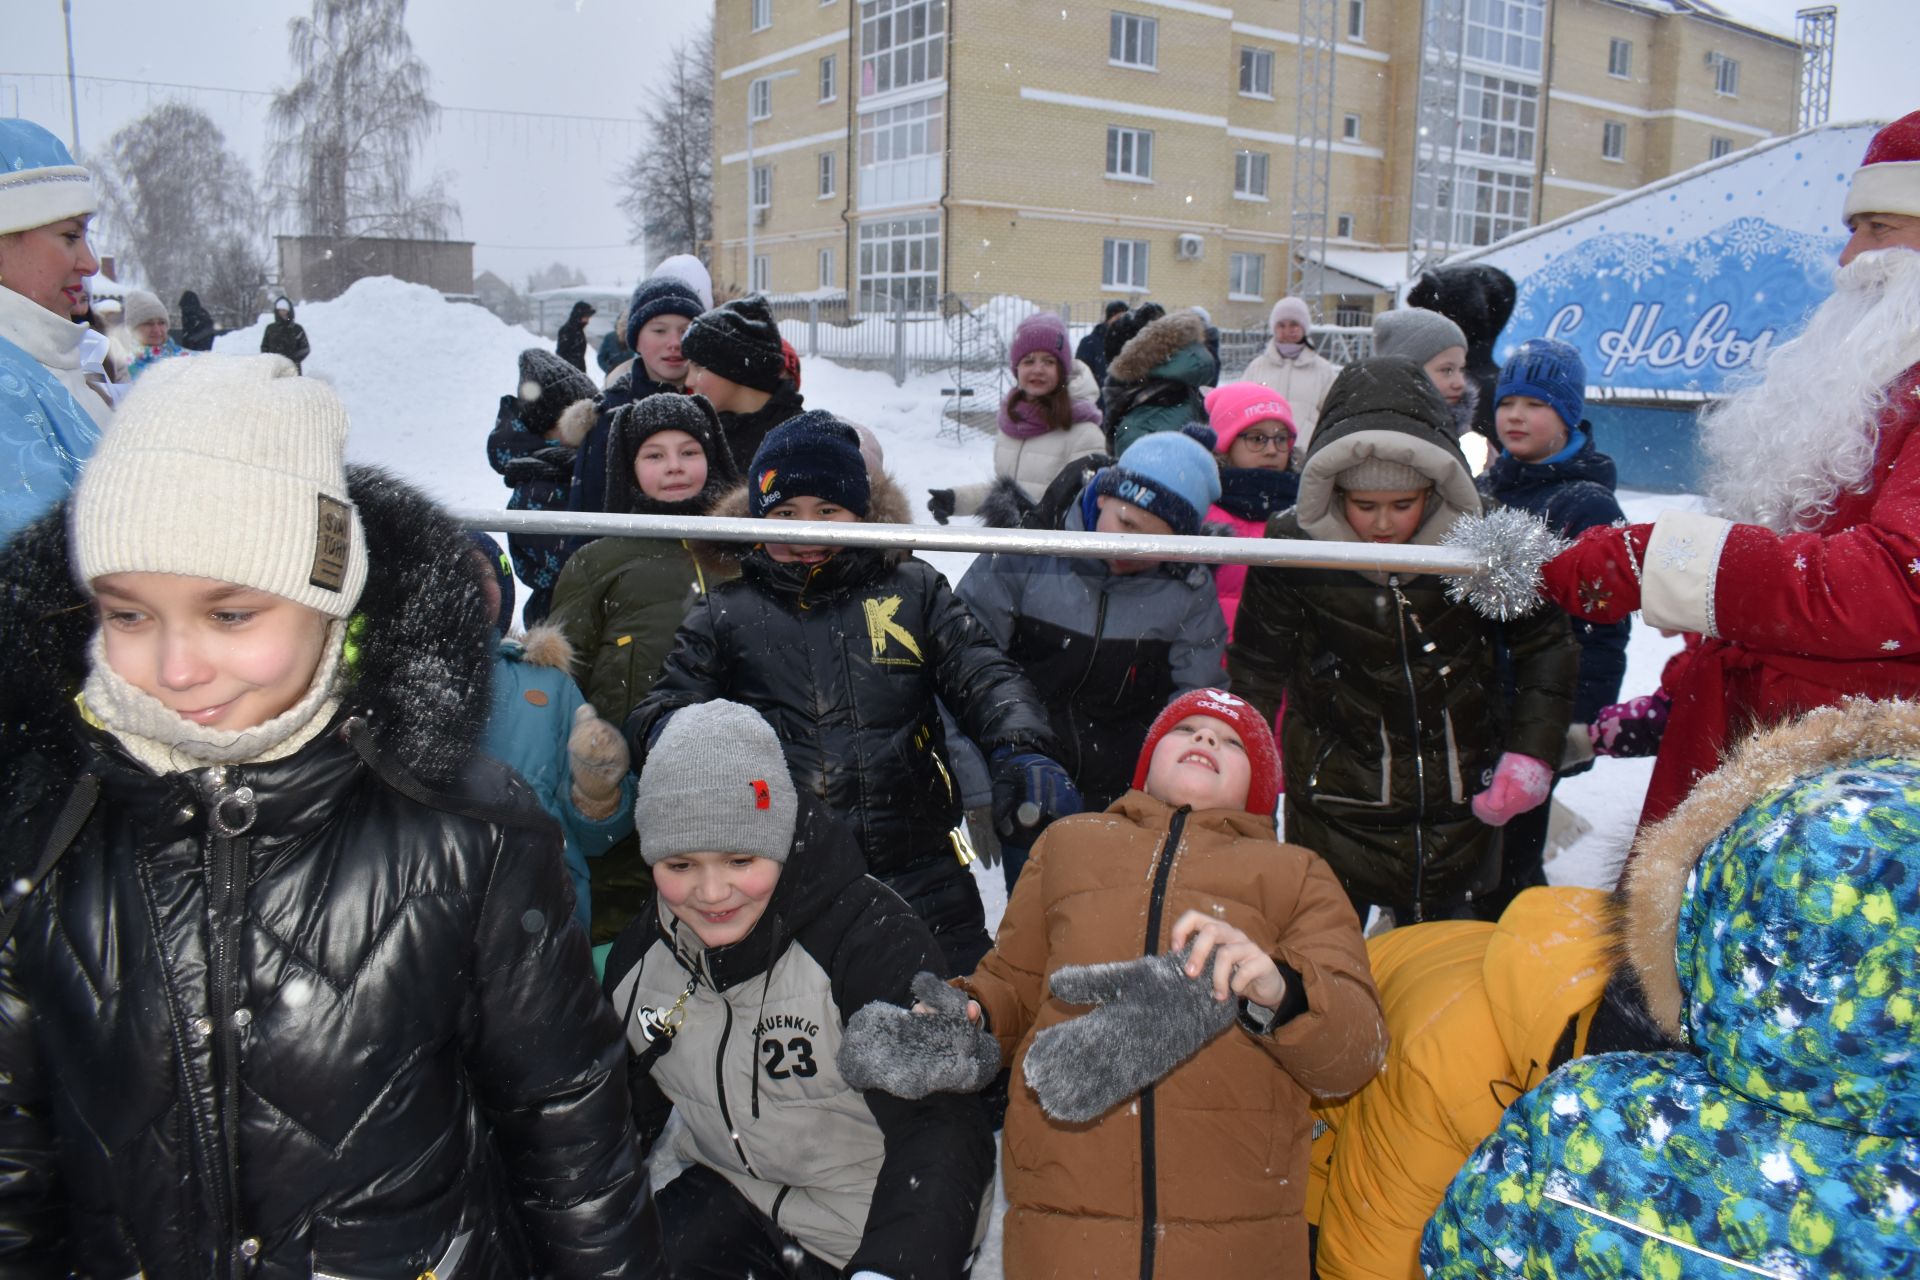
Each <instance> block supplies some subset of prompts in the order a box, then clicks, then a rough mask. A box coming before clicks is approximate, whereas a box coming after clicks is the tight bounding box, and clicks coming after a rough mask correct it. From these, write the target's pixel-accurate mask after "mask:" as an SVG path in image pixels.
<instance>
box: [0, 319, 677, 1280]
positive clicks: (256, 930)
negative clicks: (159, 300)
mask: <svg viewBox="0 0 1920 1280" xmlns="http://www.w3.org/2000/svg"><path fill="white" fill-rule="evenodd" d="M346 438H347V417H346V412H345V410H344V408H343V407H342V406H341V404H340V402H339V400H338V399H337V398H336V397H335V395H334V394H333V392H332V391H331V390H329V389H328V388H327V387H326V386H325V385H324V384H321V383H318V382H314V381H312V380H309V379H303V378H298V377H296V376H294V372H293V369H292V367H291V366H290V365H288V364H287V363H286V362H285V361H284V360H279V359H274V358H269V357H260V356H245V357H234V356H218V355H209V356H205V357H201V358H197V359H193V360H175V361H170V362H167V363H165V364H162V365H160V366H158V367H157V368H155V369H154V370H153V371H152V372H151V373H150V374H149V375H148V376H147V377H146V378H145V379H144V380H143V381H142V383H141V385H140V386H139V387H137V388H136V389H135V390H134V392H133V394H132V395H130V396H129V397H128V398H127V400H126V402H125V403H124V404H123V405H122V406H121V408H120V411H119V413H118V415H117V416H116V418H115V421H114V427H113V430H112V431H111V432H109V433H108V435H107V436H106V438H105V439H103V440H102V442H101V444H100V447H99V450H98V451H97V452H96V453H95V454H94V456H93V459H92V460H91V462H90V463H89V464H88V467H87V470H86V472H85V473H84V475H83V476H82V477H81V480H80V483H79V486H78V487H77V489H76V490H75V492H74V495H73V497H72V499H71V501H70V502H69V503H68V504H66V505H65V506H63V507H62V508H60V509H58V510H56V511H55V512H53V513H52V514H50V515H48V516H47V517H45V518H44V519H42V520H40V521H39V522H37V523H36V524H34V525H33V526H31V527H30V528H28V529H27V530H26V531H24V532H23V533H22V534H21V535H20V536H19V537H17V538H16V539H15V540H14V541H13V542H11V543H10V544H9V545H8V547H7V548H6V551H5V553H4V555H0V580H3V581H4V589H3V590H0V602H4V603H0V644H4V645H5V647H6V651H7V652H9V653H11V654H14V655H16V656H18V657H20V658H21V660H22V661H23V662H24V663H26V664H27V665H26V668H24V669H30V670H31V672H32V673H33V675H32V678H26V679H14V680H9V681H7V682H5V687H4V689H0V700H3V701H4V705H0V718H3V719H4V722H5V723H6V724H7V725H8V726H9V732H8V734H7V738H6V743H5V747H4V751H0V824H4V836H3V837H0V848H4V849H5V850H6V851H7V854H6V856H7V858H8V859H9V860H10V861H11V863H12V865H11V866H10V867H9V868H7V869H6V871H5V873H4V874H5V876H6V878H7V882H8V883H16V884H17V883H19V882H20V881H25V883H26V884H27V885H29V886H30V887H29V888H27V889H26V890H25V891H24V892H21V893H19V894H16V895H14V896H13V897H12V898H10V902H11V905H10V906H9V908H8V910H7V911H6V912H5V914H4V916H0V934H4V939H3V940H4V945H0V990H4V992H5V997H4V999H5V1005H6V1016H5V1017H4V1019H0V1111H4V1115H5V1120H4V1144H5V1147H6V1151H7V1157H6V1159H7V1164H8V1167H9V1169H10V1176H9V1179H8V1186H7V1192H6V1194H5V1195H4V1196H0V1227H3V1229H0V1235H4V1237H5V1239H6V1241H7V1247H6V1251H7V1253H8V1256H9V1259H10V1264H11V1266H12V1267H14V1268H24V1269H27V1270H32V1271H34V1272H44V1273H46V1274H56V1273H57V1274H68V1273H73V1274H81V1275H114V1276H120V1275H135V1274H141V1273H144V1274H147V1275H161V1274H189V1273H192V1274H221V1275H236V1274H241V1273H243V1272H246V1271H248V1270H252V1269H258V1270H259V1271H260V1273H261V1274H268V1275H301V1276H305V1275H310V1274H314V1273H317V1272H318V1273H333V1274H344V1275H367V1274H374V1273H377V1272H379V1271H380V1270H381V1269H382V1268H383V1267H385V1268H391V1267H393V1266H395V1265H397V1264H398V1263H400V1262H403V1263H404V1266H405V1267H406V1269H407V1270H408V1271H409V1272H412V1271H415V1270H429V1269H431V1270H435V1271H437V1272H439V1273H441V1274H449V1275H460V1276H474V1277H506V1276H519V1275H529V1274H539V1275H557V1276H575V1277H581V1278H582V1280H585V1278H586V1277H590V1276H593V1277H598V1276H607V1275H613V1274H624V1275H632V1276H653V1275H655V1274H656V1266H655V1256H656V1250H657V1247H658V1246H657V1242H656V1240H655V1238H654V1237H655V1231H656V1228H655V1226H654V1224H653V1222H652V1220H651V1211H650V1209H649V1208H648V1207H647V1190H646V1182H645V1171H644V1169H643V1168H642V1167H641V1165H640V1162H639V1160H638V1158H637V1151H636V1150H635V1143H634V1135H633V1127H632V1119H631V1114H630V1111H629V1109H628V1107H627V1106H626V1099H625V1097H624V1094H623V1089H622V1085H623V1083H624V1081H623V1078H622V1075H621V1070H620V1068H621V1066H622V1065H623V1063H622V1059H623V1055H622V1052H621V1042H620V1027H619V1024H618V1022H617V1021H616V1020H615V1019H614V1017H613V1016H612V1011H611V1010H610V1009H608V1008H607V1006H606V1004H605V1001H604V1000H603V999H602V997H601V994H600V992H599V991H598V990H597V988H596V986H595V984H594V981H593V974H592V968H591V962H590V959H589V956H588V952H587V940H586V935H585V934H584V933H582V932H581V930H580V929H579V928H578V927H577V926H576V925H575V924H574V922H573V920H572V918H571V912H570V909H569V908H570V895H569V894H568V891H567V882H566V876H565V872H564V869H563V866H562V862H561V856H560V855H561V842H560V839H559V835H558V832H557V831H556V830H555V829H554V826H553V823H552V820H551V819H549V818H548V817H547V816H546V814H544V813H542V812H541V811H540V809H539V806H538V805H537V804H535V802H534V800H533V797H532V796H531V795H530V794H529V793H528V791H527V790H526V788H525V787H524V786H523V785H522V784H521V783H520V782H519V780H518V779H516V778H515V777H514V776H513V775H512V774H511V773H510V772H508V771H507V770H506V769H504V768H503V767H501V766H500V765H498V764H496V763H494V762H492V761H487V760H483V759H481V758H480V757H479V756H478V755H477V754H475V752H474V745H475V744H476V743H477V742H478V741H479V739H480V737H481V729H482V727H483V723H484V719H485V716H486V714H487V709H488V706H489V697H488V680H489V675H490V672H491V670H492V646H493V637H494V631H493V627H492V620H491V619H490V618H488V617H487V616H486V615H485V613H484V610H483V606H482V603H481V597H480V593H479V592H478V591H476V590H475V589H474V580H473V578H472V577H471V576H470V575H469V574H467V573H465V572H463V571H462V570H463V566H464V565H465V563H466V562H467V559H468V557H469V554H470V553H469V549H468V548H469V545H470V544H469V543H468V541H467V539H466V537H465V535H464V534H462V533H461V532H460V530H459V529H458V528H456V527H455V526H454V525H453V523H452V522H451V521H450V520H449V519H448V518H447V517H446V516H445V515H444V514H443V513H441V512H440V511H439V510H438V509H437V508H436V507H435V506H434V504H433V503H432V501H431V500H429V499H428V498H427V497H426V496H425V495H423V494H421V493H420V492H419V491H417V490H415V489H413V488H411V487H409V486H407V485H404V484H401V483H400V482H399V481H397V480H394V479H392V478H391V477H389V476H386V475H385V474H383V473H380V472H378V471H373V470H368V469H364V468H355V469H348V468H345V467H344V466H343V458H342V455H343V453H344V449H345V445H346ZM89 992H91V993H95V994H93V995H89V994H86V993H89ZM529 1117H538V1123H529Z"/></svg>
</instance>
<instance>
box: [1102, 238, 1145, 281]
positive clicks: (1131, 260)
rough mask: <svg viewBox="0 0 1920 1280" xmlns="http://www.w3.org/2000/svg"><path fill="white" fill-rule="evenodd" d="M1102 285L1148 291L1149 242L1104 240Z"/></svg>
mask: <svg viewBox="0 0 1920 1280" xmlns="http://www.w3.org/2000/svg"><path fill="white" fill-rule="evenodd" d="M1100 287H1101V288H1103V289H1131V290H1134V291H1136V292H1140V293H1144V292H1146V288H1147V242H1146V241H1145V240H1107V241H1104V242H1103V243H1102V244H1101V246H1100Z"/></svg>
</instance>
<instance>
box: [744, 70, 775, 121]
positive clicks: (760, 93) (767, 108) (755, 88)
mask: <svg viewBox="0 0 1920 1280" xmlns="http://www.w3.org/2000/svg"><path fill="white" fill-rule="evenodd" d="M772 114H773V81H771V80H755V81H754V82H753V83H752V84H750V85H748V86H747V116H748V118H750V119H753V120H765V119H766V118H767V117H769V116H771V115H772Z"/></svg>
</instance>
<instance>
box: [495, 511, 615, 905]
mask: <svg viewBox="0 0 1920 1280" xmlns="http://www.w3.org/2000/svg"><path fill="white" fill-rule="evenodd" d="M469 536H470V537H471V538H472V540H473V544H474V551H473V553H472V555H473V559H474V561H475V571H476V573H477V575H478V576H479V579H480V586H481V590H482V594H483V595H484V596H485V597H486V600H487V607H488V608H489V610H491V611H492V613H493V615H494V617H495V618H496V619H497V621H496V623H495V628H496V630H498V631H499V632H500V645H499V648H498V650H497V651H496V652H495V656H494V664H493V712H492V714H490V715H489V716H488V717H487V734H486V737H485V738H483V739H481V742H480V750H481V752H482V753H483V754H485V755H488V756H491V757H492V758H493V759H495V760H498V761H499V762H500V763H501V764H504V765H506V766H507V767H508V768H509V769H512V770H513V771H514V772H515V773H517V774H519V775H520V777H521V779H522V781H524V782H525V783H526V784H527V785H528V786H529V787H531V788H532V789H533V793H534V796H535V797H536V798H537V799H538V800H539V801H540V807H541V808H543V809H545V810H546V811H547V813H548V815H549V816H550V817H552V819H553V820H554V821H555V822H557V823H559V824H560V833H561V834H562V835H563V836H565V837H566V842H567V847H566V859H567V876H568V878H569V879H570V880H572V881H573V913H574V915H575V916H576V917H578V918H579V921H580V924H581V927H582V928H585V927H588V926H589V925H591V924H592V922H593V887H592V879H591V874H590V873H589V872H588V870H587V859H589V858H598V857H600V856H601V855H602V854H604V853H605V852H606V851H607V850H608V849H609V848H610V847H612V845H613V844H614V842H615V841H617V840H620V839H621V838H622V837H624V836H628V835H631V834H632V832H633V775H632V774H631V773H629V772H628V771H627V744H626V740H625V739H624V738H622V737H621V736H620V731H619V730H618V729H616V728H614V727H613V726H612V725H610V724H608V723H607V722H606V721H605V720H603V719H601V718H600V717H599V716H597V715H595V714H594V709H593V708H592V707H590V706H588V705H587V703H586V701H585V700H584V699H582V698H581V696H580V690H579V689H578V688H577V687H575V685H574V683H573V677H572V674H571V672H570V671H569V667H570V666H571V665H572V662H573V648H572V646H570V645H569V644H568V643H567V640H566V637H565V636H563V635H561V634H560V632H559V630H558V629H557V628H555V627H552V626H550V625H547V624H545V623H542V624H541V625H539V626H535V627H529V628H528V629H527V632H526V634H525V635H521V636H510V635H508V634H507V630H508V627H509V625H510V624H511V622H512V617H513V596H512V594H511V592H512V588H513V574H512V571H511V569H509V570H508V571H507V572H505V573H504V574H503V573H502V572H501V569H500V564H501V562H502V561H503V560H506V559H507V557H506V556H505V554H504V553H502V552H501V550H500V545H499V544H498V543H496V542H495V541H494V540H493V539H492V538H490V537H488V536H487V535H486V534H484V533H475V534H471V535H469ZM503 578H504V588H503V584H502V579H503Z"/></svg>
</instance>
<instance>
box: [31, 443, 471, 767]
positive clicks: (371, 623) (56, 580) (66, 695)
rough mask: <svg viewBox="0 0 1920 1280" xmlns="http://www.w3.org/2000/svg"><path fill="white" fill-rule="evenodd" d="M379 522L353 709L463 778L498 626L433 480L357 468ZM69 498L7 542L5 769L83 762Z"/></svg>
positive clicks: (373, 532) (82, 669)
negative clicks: (416, 483) (433, 492)
mask: <svg viewBox="0 0 1920 1280" xmlns="http://www.w3.org/2000/svg"><path fill="white" fill-rule="evenodd" d="M347 488H348V496H349V497H350V498H351V499H352V500H353V504H354V506H355V507H356V508H358V510H359V514H360V523H361V527H362V528H363V529H364V530H365V532H366V539H367V563H368V575H367V585H366V589H365V590H364V591H363V592H362V593H361V596H360V601H359V606H358V608H357V609H356V610H355V613H354V623H353V629H352V630H351V631H350V632H349V643H350V651H351V656H350V658H349V659H348V661H347V662H345V663H344V664H343V670H344V671H345V672H346V677H345V683H344V684H343V685H342V687H341V690H340V705H341V711H342V713H343V714H353V715H358V716H361V717H364V718H365V720H366V721H367V724H368V727H369V730H370V736H371V740H372V742H373V745H374V747H375V749H376V751H377V752H378V754H379V755H380V756H382V757H386V758H390V759H391V760H392V761H393V762H394V763H396V764H398V765H400V766H402V767H404V768H405V769H406V770H407V771H408V772H410V773H412V774H413V775H415V776H416V777H418V778H420V779H421V780H422V781H424V782H427V783H429V784H432V785H435V786H442V787H444V786H446V785H448V784H449V783H451V782H452V781H453V780H454V779H456V778H457V777H458V776H459V775H460V773H461V771H462V769H463V768H464V767H465V765H466V763H467V760H468V759H469V757H471V756H472V754H473V752H474V748H475V744H477V743H478V742H479V741H480V737H481V734H482V731H483V730H484V729H485V727H486V721H487V714H488V707H489V694H490V687H491V676H492V670H493V654H494V648H495V644H496V642H497V640H498V633H497V632H496V631H495V630H494V627H493V622H492V619H491V618H489V617H488V616H487V611H486V603H485V601H484V599H483V598H482V596H481V593H480V591H479V584H478V581H477V578H476V576H475V571H474V570H473V569H472V568H471V567H470V566H471V565H472V560H473V557H472V546H473V544H472V543H471V542H470V541H469V540H468V538H467V535H466V533H465V532H464V531H463V530H462V529H460V528H459V526H457V525H455V524H454V523H453V521H452V520H450V519H449V518H448V517H447V516H446V514H445V513H444V512H443V511H442V510H441V509H440V508H439V507H438V506H437V505H435V504H434V502H433V501H432V499H430V498H428V497H427V496H426V495H425V494H424V493H422V492H421V491H420V490H418V489H416V488H414V487H413V486H412V485H410V484H408V483H406V482H405V481H402V480H400V479H398V478H397V477H395V476H393V475H391V474H389V473H387V472H385V471H382V470H380V469H378V468H374V467H364V466H349V467H348V468H347ZM66 517H67V507H66V504H65V503H62V504H61V505H60V506H58V507H56V508H55V509H54V510H53V511H51V512H49V513H48V514H47V515H45V516H43V517H42V518H40V519H39V520H37V521H35V522H34V523H33V524H31V525H29V526H27V527H26V528H25V529H22V530H21V531H20V532H19V534H17V535H16V536H15V537H14V539H13V540H12V541H11V542H9V543H8V544H7V545H6V547H5V548H4V550H0V652H5V653H6V654H7V655H8V662H9V664H10V670H9V674H8V678H7V679H6V680H5V681H0V724H5V725H7V726H8V731H7V735H6V746H5V748H4V749H3V750H0V780H4V779H6V778H7V777H9V776H10V775H11V774H12V773H13V772H14V770H15V769H16V768H18V767H19V766H20V765H21V763H22V762H23V761H25V760H26V759H27V758H28V757H29V756H39V757H42V758H43V759H44V760H45V761H46V763H47V764H48V765H50V766H51V767H52V768H53V769H54V770H55V771H56V772H58V773H60V774H63V775H65V776H67V777H69V778H71V777H74V776H77V775H78V773H79V771H80V769H81V768H82V767H83V760H84V747H83V745H82V740H81V733H82V732H83V731H82V730H81V729H80V728H79V722H78V719H77V716H76V712H75V710H74V706H73V697H74V694H75V693H76V692H77V691H78V690H79V688H80V686H81V684H82V683H83V682H84V681H85V679H86V676H87V672H88V667H87V645H88V642H89V640H90V639H91V637H92V635H93V631H94V626H95V623H94V613H93V608H92V605H91V602H90V600H89V598H88V596H87V595H86V593H85V592H83V591H82V590H81V589H80V587H79V586H78V585H76V584H75V582H74V580H73V575H72V572H71V570H70V568H69V565H70V563H71V561H70V559H69V552H68V542H67V519H66Z"/></svg>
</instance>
